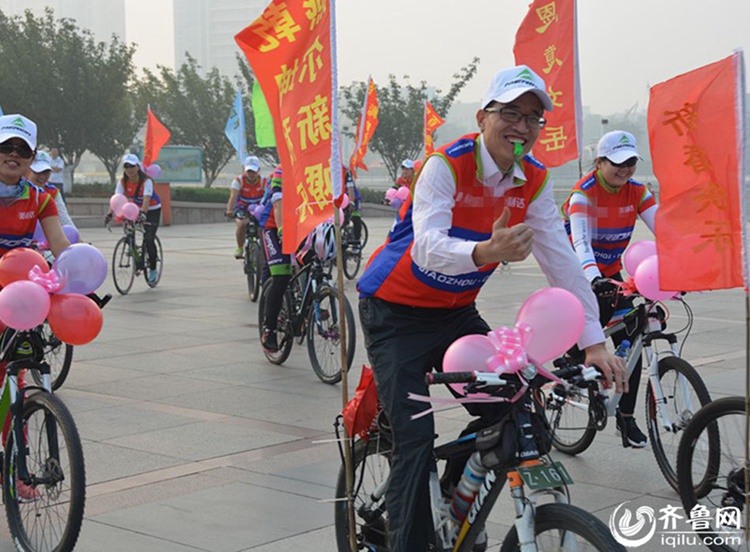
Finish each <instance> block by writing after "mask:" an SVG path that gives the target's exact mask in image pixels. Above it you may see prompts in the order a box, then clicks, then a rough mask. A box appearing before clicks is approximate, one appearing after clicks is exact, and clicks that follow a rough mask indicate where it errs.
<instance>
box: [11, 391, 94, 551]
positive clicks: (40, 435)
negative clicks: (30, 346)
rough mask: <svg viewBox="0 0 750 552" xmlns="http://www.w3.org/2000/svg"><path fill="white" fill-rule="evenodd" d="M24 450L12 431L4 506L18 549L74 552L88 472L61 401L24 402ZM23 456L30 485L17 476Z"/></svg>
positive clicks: (46, 396)
mask: <svg viewBox="0 0 750 552" xmlns="http://www.w3.org/2000/svg"><path fill="white" fill-rule="evenodd" d="M23 406H24V408H23V420H22V421H21V420H19V421H20V422H21V423H22V424H23V429H22V431H23V435H24V438H25V440H26V443H25V445H26V446H25V447H24V446H18V445H17V443H15V440H14V437H15V434H14V432H13V431H11V432H10V433H9V435H8V439H7V441H6V444H5V460H4V463H3V500H4V502H5V511H6V514H7V517H8V527H9V529H10V533H11V535H13V538H14V540H15V541H16V542H15V544H16V548H18V549H19V550H29V551H34V552H66V551H70V550H73V548H74V546H75V543H76V541H77V540H78V534H79V532H80V530H81V523H82V522H83V508H84V502H85V499H86V472H85V468H84V463H83V451H82V449H81V440H80V437H79V436H78V430H77V429H76V426H75V422H74V421H73V417H72V416H71V414H70V412H69V411H68V409H67V408H66V407H65V405H64V404H63V403H62V401H61V400H60V399H59V398H57V397H56V396H54V395H52V394H50V393H44V392H41V393H33V394H31V395H28V396H27V397H26V398H25V400H24V405H23ZM24 450H26V452H25V457H26V466H27V468H28V473H29V479H28V480H26V481H21V480H20V479H19V476H18V473H17V471H18V455H19V454H21V453H24Z"/></svg>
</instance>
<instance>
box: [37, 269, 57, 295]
mask: <svg viewBox="0 0 750 552" xmlns="http://www.w3.org/2000/svg"><path fill="white" fill-rule="evenodd" d="M29 280H31V281H32V282H34V283H35V284H39V285H40V286H42V287H43V288H44V289H45V290H46V291H47V293H55V292H56V291H57V290H59V289H60V288H62V283H61V282H60V277H59V276H58V274H57V272H56V271H55V269H53V268H52V269H50V270H49V272H42V269H41V268H40V267H38V266H33V267H31V269H30V270H29Z"/></svg>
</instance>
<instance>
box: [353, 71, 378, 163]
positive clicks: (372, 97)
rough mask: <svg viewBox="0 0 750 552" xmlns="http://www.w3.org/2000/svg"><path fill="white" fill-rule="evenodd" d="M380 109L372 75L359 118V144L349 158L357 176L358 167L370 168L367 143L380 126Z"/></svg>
mask: <svg viewBox="0 0 750 552" xmlns="http://www.w3.org/2000/svg"><path fill="white" fill-rule="evenodd" d="M379 110H380V107H379V106H378V93H377V90H376V89H375V83H374V82H373V81H372V77H370V81H369V83H368V85H367V93H366V94H365V103H364V105H363V106H362V113H360V114H359V118H358V119H357V145H356V146H355V148H354V151H353V152H352V156H351V157H350V158H349V170H351V171H352V173H353V174H354V177H355V178H356V177H357V168H360V169H364V170H368V169H367V165H365V162H364V158H365V155H366V154H367V145H368V144H369V143H370V139H371V138H372V135H373V134H375V129H376V128H377V127H378V112H379ZM363 121H364V124H363Z"/></svg>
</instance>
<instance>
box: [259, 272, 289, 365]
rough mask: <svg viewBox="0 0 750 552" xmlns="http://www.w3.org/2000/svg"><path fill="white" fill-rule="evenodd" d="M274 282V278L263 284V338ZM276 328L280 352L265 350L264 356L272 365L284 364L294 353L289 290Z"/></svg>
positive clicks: (261, 322) (261, 314)
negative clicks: (270, 291)
mask: <svg viewBox="0 0 750 552" xmlns="http://www.w3.org/2000/svg"><path fill="white" fill-rule="evenodd" d="M272 282H273V279H272V278H269V279H268V280H266V281H265V282H264V283H263V287H262V289H261V292H260V299H259V300H258V330H259V331H260V337H261V339H262V338H263V330H264V326H263V322H264V319H265V316H266V297H268V288H269V287H270V286H271V283H272ZM277 321H278V322H277V326H276V342H277V343H278V345H279V350H278V351H274V352H272V351H269V350H267V349H265V348H263V345H262V344H261V348H262V349H263V354H264V355H265V356H266V358H267V359H268V362H270V363H271V364H284V361H286V359H288V358H289V355H290V354H291V353H292V346H293V345H294V330H293V326H292V296H291V294H290V293H289V290H286V291H285V292H284V298H283V299H282V303H281V310H280V311H279V316H278V318H277Z"/></svg>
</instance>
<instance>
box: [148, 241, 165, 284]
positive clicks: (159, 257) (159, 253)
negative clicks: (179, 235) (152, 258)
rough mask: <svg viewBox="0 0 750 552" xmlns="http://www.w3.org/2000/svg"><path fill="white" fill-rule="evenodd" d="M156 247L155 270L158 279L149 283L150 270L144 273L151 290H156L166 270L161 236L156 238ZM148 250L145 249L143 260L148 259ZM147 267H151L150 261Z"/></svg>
mask: <svg viewBox="0 0 750 552" xmlns="http://www.w3.org/2000/svg"><path fill="white" fill-rule="evenodd" d="M154 246H155V247H156V265H155V268H154V270H156V278H154V279H153V281H149V279H148V270H144V271H143V277H144V278H145V279H146V284H147V285H148V287H150V288H155V287H156V286H157V285H158V284H159V280H161V272H162V270H164V251H163V250H162V248H161V240H160V239H159V236H154ZM147 257H148V256H147V255H146V250H145V248H144V249H143V258H144V259H145V258H147ZM146 263H147V264H146V266H147V267H150V266H151V265H150V264H148V263H149V262H148V260H147V261H146Z"/></svg>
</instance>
